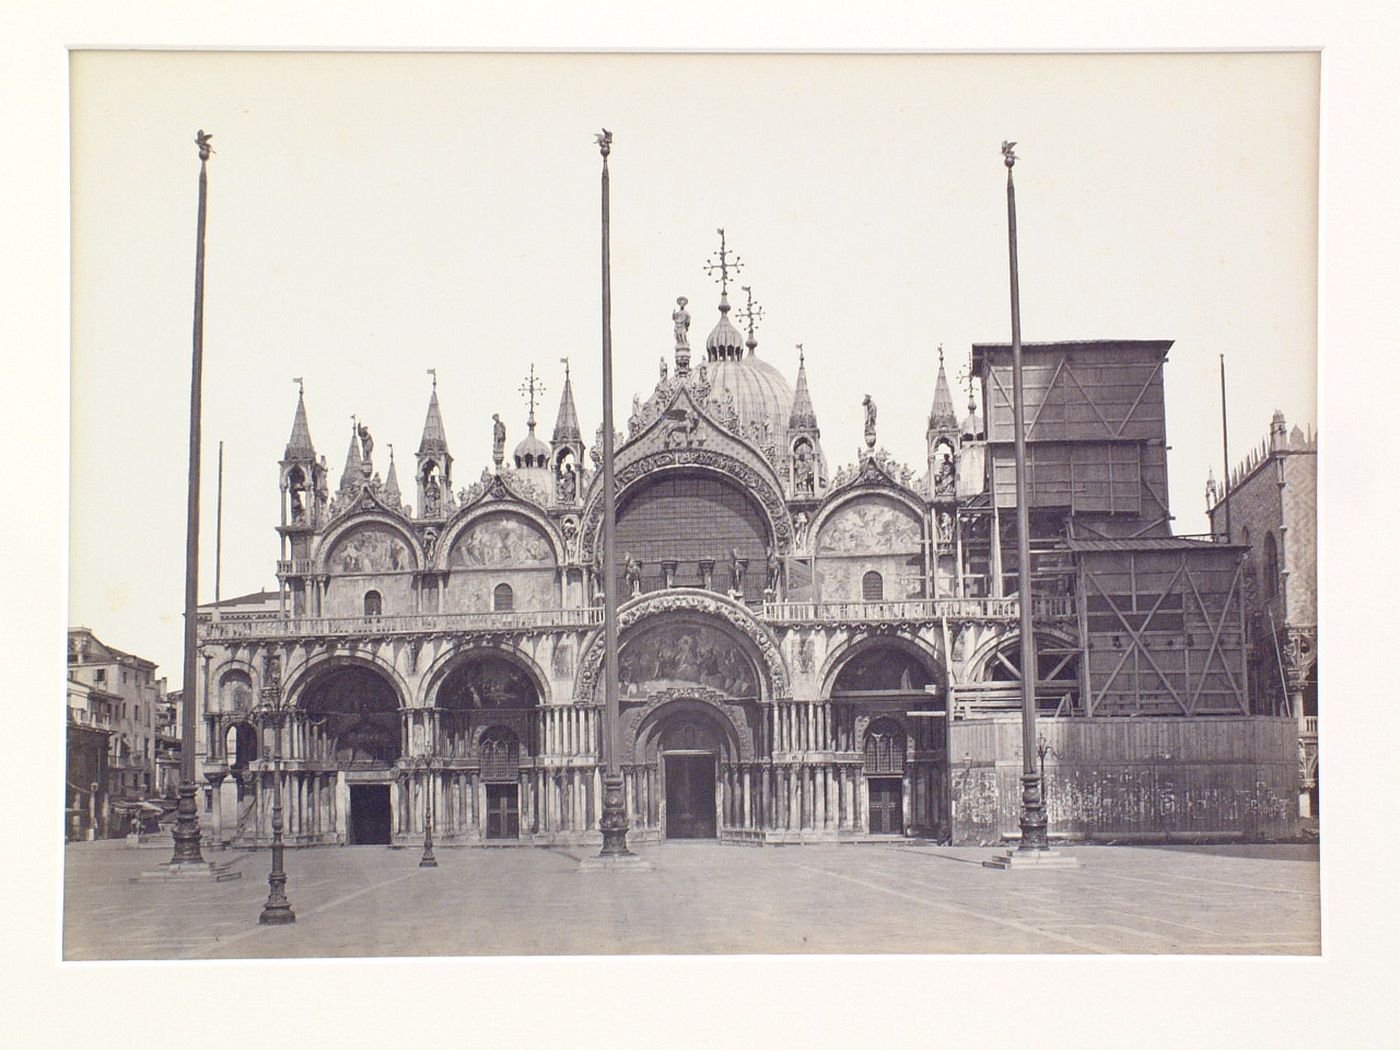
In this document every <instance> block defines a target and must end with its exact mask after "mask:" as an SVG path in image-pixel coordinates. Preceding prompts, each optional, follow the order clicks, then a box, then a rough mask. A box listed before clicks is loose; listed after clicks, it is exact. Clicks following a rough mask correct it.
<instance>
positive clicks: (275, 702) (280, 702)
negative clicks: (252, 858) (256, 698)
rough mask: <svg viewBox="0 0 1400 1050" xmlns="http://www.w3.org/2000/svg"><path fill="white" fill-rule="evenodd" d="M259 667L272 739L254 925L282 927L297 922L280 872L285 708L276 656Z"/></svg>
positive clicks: (285, 875)
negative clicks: (263, 865)
mask: <svg viewBox="0 0 1400 1050" xmlns="http://www.w3.org/2000/svg"><path fill="white" fill-rule="evenodd" d="M263 666H264V668H265V674H264V678H265V680H266V682H267V684H266V685H264V686H263V689H262V700H263V710H264V711H265V712H266V711H270V712H271V713H272V718H273V727H274V729H273V732H274V734H275V735H274V736H273V738H272V871H271V872H270V873H269V874H268V876H267V886H268V892H267V903H265V904H264V905H263V910H262V914H261V915H259V916H258V922H260V923H262V924H263V925H264V926H285V925H287V924H288V923H293V922H296V921H297V917H296V913H295V912H293V911H292V905H291V902H290V901H288V900H287V893H286V889H287V873H286V871H284V870H283V868H282V721H283V718H284V717H285V715H286V706H285V702H284V698H283V696H282V665H281V661H280V660H279V659H278V658H277V656H276V654H272V653H270V654H268V656H267V657H266V658H265V660H264V663H263Z"/></svg>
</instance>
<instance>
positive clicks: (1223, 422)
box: [1220, 354, 1235, 543]
mask: <svg viewBox="0 0 1400 1050" xmlns="http://www.w3.org/2000/svg"><path fill="white" fill-rule="evenodd" d="M1220 441H1221V444H1223V445H1224V446H1225V447H1224V456H1225V473H1224V474H1222V475H1220V477H1221V486H1220V487H1221V497H1220V498H1221V499H1222V500H1224V501H1225V542H1226V543H1234V542H1235V537H1234V535H1233V534H1232V533H1231V532H1230V421H1229V419H1228V417H1227V414H1226V412H1225V355H1224V354H1221V355H1220Z"/></svg>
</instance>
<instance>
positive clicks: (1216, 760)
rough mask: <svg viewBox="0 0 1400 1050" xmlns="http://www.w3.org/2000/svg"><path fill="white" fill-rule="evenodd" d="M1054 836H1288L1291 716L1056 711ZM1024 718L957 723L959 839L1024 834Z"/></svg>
mask: <svg viewBox="0 0 1400 1050" xmlns="http://www.w3.org/2000/svg"><path fill="white" fill-rule="evenodd" d="M1037 732H1038V734H1039V736H1040V737H1041V738H1042V739H1044V740H1045V741H1046V743H1048V744H1049V745H1050V748H1051V750H1050V752H1049V753H1048V754H1047V755H1046V758H1045V779H1046V806H1047V816H1048V817H1049V820H1050V834H1051V835H1052V836H1054V837H1060V838H1071V839H1093V840H1098V841H1138V840H1142V841H1153V840H1155V841H1167V840H1173V839H1180V840H1190V839H1223V838H1229V839H1246V840H1254V839H1280V838H1290V837H1292V836H1293V835H1294V834H1295V833H1296V832H1297V819H1298V727H1297V723H1296V721H1294V720H1293V719H1290V718H1272V717H1229V718H1199V717H1197V718H1076V719H1070V718H1046V719H1041V720H1040V721H1039V722H1038V723H1037ZM1020 744H1021V723H1020V720H1019V719H1018V718H1010V719H1007V718H1002V719H975V720H967V721H962V722H954V723H953V724H952V725H951V726H950V727H949V741H948V745H949V746H948V758H949V786H950V795H951V801H952V826H953V842H954V844H955V845H969V846H970V845H989V844H994V843H997V842H1000V841H1003V840H1004V839H1008V838H1016V837H1019V835H1020V828H1019V826H1018V821H1019V819H1020V808H1021V782H1020V777H1021V757H1020Z"/></svg>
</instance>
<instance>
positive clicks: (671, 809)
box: [665, 754, 717, 839]
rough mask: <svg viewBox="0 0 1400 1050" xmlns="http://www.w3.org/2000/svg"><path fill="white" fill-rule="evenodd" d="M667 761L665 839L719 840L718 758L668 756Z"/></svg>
mask: <svg viewBox="0 0 1400 1050" xmlns="http://www.w3.org/2000/svg"><path fill="white" fill-rule="evenodd" d="M665 761H666V837H667V838H668V839H712V838H715V837H717V830H716V821H715V756H714V755H677V754H667V755H666V756H665Z"/></svg>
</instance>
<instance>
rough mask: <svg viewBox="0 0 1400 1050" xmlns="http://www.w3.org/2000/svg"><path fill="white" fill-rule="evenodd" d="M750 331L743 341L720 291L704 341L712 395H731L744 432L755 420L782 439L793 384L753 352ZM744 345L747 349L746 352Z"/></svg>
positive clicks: (772, 436)
mask: <svg viewBox="0 0 1400 1050" xmlns="http://www.w3.org/2000/svg"><path fill="white" fill-rule="evenodd" d="M757 346H758V343H757V342H755V341H754V338H753V333H752V330H750V333H749V338H748V340H747V341H745V340H744V339H743V338H742V337H741V336H740V335H739V330H738V329H737V328H735V327H734V325H733V324H732V323H731V322H730V320H729V293H728V291H721V292H720V297H719V321H718V323H717V324H716V325H715V327H714V330H713V331H711V332H710V335H709V338H708V339H706V340H705V356H706V358H708V360H707V362H706V369H707V370H708V371H709V375H710V390H711V393H712V394H715V395H719V396H720V397H723V396H724V395H723V394H722V393H721V391H723V390H728V391H729V392H730V393H731V394H732V395H734V410H735V412H737V413H738V415H739V423H740V426H741V427H742V428H743V430H744V431H745V432H746V433H747V432H748V431H749V429H750V427H751V426H752V425H753V424H754V423H758V424H760V425H766V426H767V428H768V436H769V437H771V438H773V439H774V440H781V439H782V437H783V435H784V434H785V433H786V432H787V426H788V419H789V418H790V417H791V415H792V387H790V386H788V381H787V380H786V379H784V378H783V374H782V373H781V372H779V371H778V370H777V369H776V368H774V367H773V366H772V365H770V364H769V363H768V362H767V361H760V360H759V358H758V355H757V354H756V353H755V352H754V351H755V349H756V348H757ZM746 348H747V352H745V350H746Z"/></svg>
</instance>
